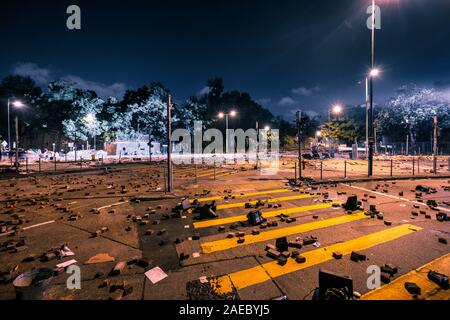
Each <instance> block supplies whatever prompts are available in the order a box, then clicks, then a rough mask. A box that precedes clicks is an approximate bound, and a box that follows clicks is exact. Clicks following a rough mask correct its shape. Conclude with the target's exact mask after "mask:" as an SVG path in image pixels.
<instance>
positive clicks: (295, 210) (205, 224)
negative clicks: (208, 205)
mask: <svg viewBox="0 0 450 320" xmlns="http://www.w3.org/2000/svg"><path fill="white" fill-rule="evenodd" d="M332 206H333V203H318V204H312V205H309V206H301V207H293V208H285V209H281V210H274V211H268V212H263V213H262V215H263V217H264V218H266V219H267V218H272V217H276V216H278V215H280V214H285V215H287V216H289V215H291V214H295V213H301V212H306V211H312V210H320V209H326V208H331V207H332ZM241 221H247V215H239V216H233V217H228V218H222V219H213V220H206V221H200V222H195V223H194V228H196V229H202V228H209V227H214V226H221V225H224V224H231V223H235V222H241Z"/></svg>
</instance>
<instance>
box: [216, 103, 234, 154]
mask: <svg viewBox="0 0 450 320" xmlns="http://www.w3.org/2000/svg"><path fill="white" fill-rule="evenodd" d="M217 116H218V117H219V119H223V118H225V144H226V149H225V150H226V153H228V151H229V150H228V149H229V145H228V117H232V118H234V117H236V116H237V111H236V110H231V111H229V112H227V113H225V112H219V114H218V115H217Z"/></svg>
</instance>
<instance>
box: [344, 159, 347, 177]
mask: <svg viewBox="0 0 450 320" xmlns="http://www.w3.org/2000/svg"><path fill="white" fill-rule="evenodd" d="M344 179H347V160H345V161H344Z"/></svg>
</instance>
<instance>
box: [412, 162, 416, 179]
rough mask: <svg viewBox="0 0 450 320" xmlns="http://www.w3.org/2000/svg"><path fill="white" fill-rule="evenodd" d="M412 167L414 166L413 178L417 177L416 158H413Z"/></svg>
mask: <svg viewBox="0 0 450 320" xmlns="http://www.w3.org/2000/svg"><path fill="white" fill-rule="evenodd" d="M412 166H413V176H415V175H416V159H415V158H413V164H412Z"/></svg>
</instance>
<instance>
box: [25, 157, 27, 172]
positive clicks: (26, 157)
mask: <svg viewBox="0 0 450 320" xmlns="http://www.w3.org/2000/svg"><path fill="white" fill-rule="evenodd" d="M25 171H26V173H27V174H28V157H26V158H25Z"/></svg>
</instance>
